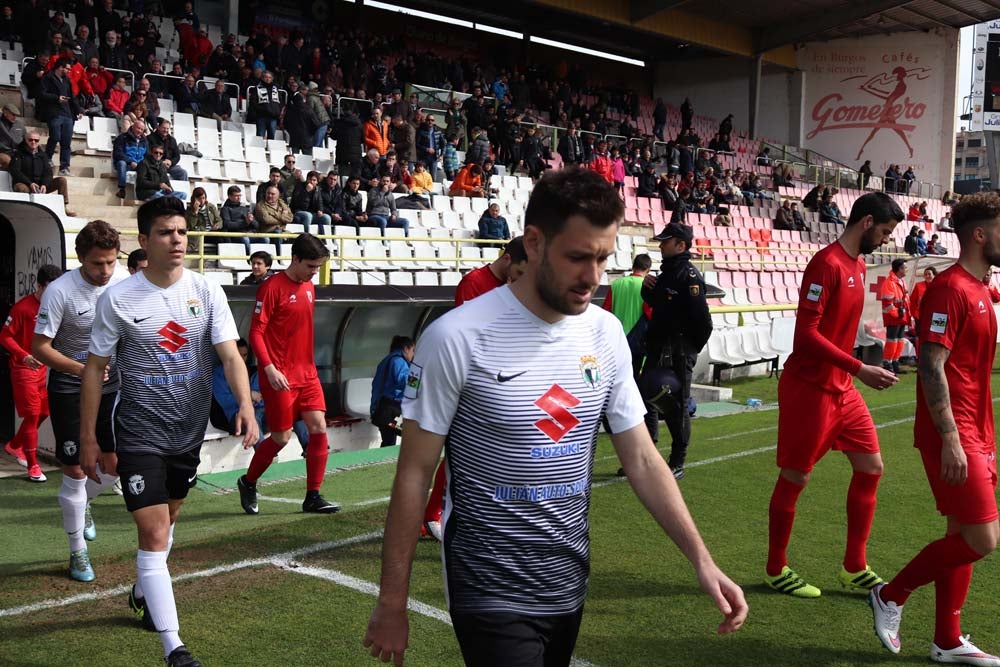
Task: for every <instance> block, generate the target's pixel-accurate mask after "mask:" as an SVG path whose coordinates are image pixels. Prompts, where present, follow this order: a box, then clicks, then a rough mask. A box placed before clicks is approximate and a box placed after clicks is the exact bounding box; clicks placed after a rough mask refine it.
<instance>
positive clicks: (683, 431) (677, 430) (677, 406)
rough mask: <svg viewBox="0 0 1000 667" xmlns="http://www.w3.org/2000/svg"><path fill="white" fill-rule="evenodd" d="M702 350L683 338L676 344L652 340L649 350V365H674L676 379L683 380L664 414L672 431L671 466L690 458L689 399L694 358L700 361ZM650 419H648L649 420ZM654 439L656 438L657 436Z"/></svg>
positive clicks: (680, 464)
mask: <svg viewBox="0 0 1000 667" xmlns="http://www.w3.org/2000/svg"><path fill="white" fill-rule="evenodd" d="M698 352H700V350H691V349H689V346H688V345H685V344H684V343H683V342H680V343H677V344H673V345H655V344H651V345H650V346H649V349H648V350H647V356H646V365H647V366H651V365H659V366H666V367H668V368H671V369H673V371H674V373H675V374H676V375H677V379H679V380H680V381H681V395H680V397H679V399H678V400H677V401H676V402H675V403H672V404H671V408H670V410H668V411H667V412H666V413H664V415H663V421H665V422H666V423H667V430H668V431H670V438H671V443H670V458H669V459H668V460H667V463H668V465H670V467H671V468H676V467H678V466H683V465H684V461H685V460H686V459H687V450H688V445H689V444H690V442H691V414H690V412H689V411H688V399H689V398H690V397H691V377H692V375H693V373H694V365H695V362H697V361H698ZM647 423H648V422H647ZM653 440H654V441H655V440H656V438H655V437H654V438H653Z"/></svg>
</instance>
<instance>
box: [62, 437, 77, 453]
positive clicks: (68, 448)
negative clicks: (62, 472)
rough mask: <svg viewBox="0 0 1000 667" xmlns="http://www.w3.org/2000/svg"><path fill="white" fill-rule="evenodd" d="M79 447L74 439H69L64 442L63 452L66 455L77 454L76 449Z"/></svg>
mask: <svg viewBox="0 0 1000 667" xmlns="http://www.w3.org/2000/svg"><path fill="white" fill-rule="evenodd" d="M77 449H79V447H77V444H76V443H75V442H74V441H72V440H67V441H66V442H64V443H63V454H65V455H66V456H76V450H77Z"/></svg>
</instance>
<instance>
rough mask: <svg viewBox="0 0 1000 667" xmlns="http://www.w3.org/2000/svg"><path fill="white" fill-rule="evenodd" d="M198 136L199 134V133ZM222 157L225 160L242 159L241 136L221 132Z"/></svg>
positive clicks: (225, 131) (235, 133)
mask: <svg viewBox="0 0 1000 667" xmlns="http://www.w3.org/2000/svg"><path fill="white" fill-rule="evenodd" d="M199 134H201V133H200V132H199ZM222 155H223V157H225V158H226V159H227V160H242V159H243V135H242V134H240V133H239V132H233V131H232V130H223V131H222Z"/></svg>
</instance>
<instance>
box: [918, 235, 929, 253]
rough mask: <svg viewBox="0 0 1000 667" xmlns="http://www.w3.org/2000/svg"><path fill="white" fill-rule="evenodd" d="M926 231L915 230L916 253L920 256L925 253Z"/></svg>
mask: <svg viewBox="0 0 1000 667" xmlns="http://www.w3.org/2000/svg"><path fill="white" fill-rule="evenodd" d="M926 235H927V232H925V231H924V230H922V229H921V230H919V231H918V232H917V254H918V255H920V256H921V257H923V256H925V255H926V254H927V238H926Z"/></svg>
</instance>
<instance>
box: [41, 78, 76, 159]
mask: <svg viewBox="0 0 1000 667" xmlns="http://www.w3.org/2000/svg"><path fill="white" fill-rule="evenodd" d="M70 64H71V63H70V62H69V61H67V60H65V59H60V60H59V61H58V62H57V63H56V64H55V65H54V66H53V68H52V71H51V72H49V73H48V74H46V75H45V76H44V77H42V86H41V91H40V93H39V99H38V104H37V106H36V113H37V114H38V118H39V120H42V121H44V122H45V123H47V124H48V126H49V141H48V144H46V146H45V153H46V155H48V158H49V160H51V159H52V156H53V155H55V152H56V146H57V145H58V146H59V175H60V176H69V166H70V159H71V155H72V152H71V151H72V143H73V124H74V123H75V122H76V121H77V120H78V119H80V118H82V117H83V112H82V110H81V109H80V106H79V105H78V104H77V103H76V98H74V97H73V88H72V86H71V85H70V82H69V79H68V78H67V77H66V72H67V71H68V69H69V66H70Z"/></svg>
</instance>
